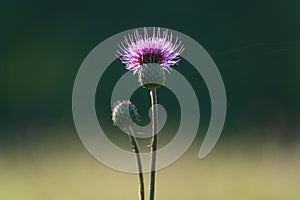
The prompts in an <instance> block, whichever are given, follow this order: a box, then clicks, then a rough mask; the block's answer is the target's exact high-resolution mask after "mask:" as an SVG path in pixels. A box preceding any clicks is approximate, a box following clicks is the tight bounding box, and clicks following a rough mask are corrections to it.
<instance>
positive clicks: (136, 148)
mask: <svg viewBox="0 0 300 200" xmlns="http://www.w3.org/2000/svg"><path fill="white" fill-rule="evenodd" d="M128 129H129V139H130V142H131V145H132V150H133V152H134V153H135V155H136V162H137V166H138V171H139V199H140V200H144V199H145V189H144V177H143V168H142V161H141V156H140V148H139V144H138V142H137V140H136V138H135V136H134V132H133V130H132V128H131V126H130V127H129V128H128Z"/></svg>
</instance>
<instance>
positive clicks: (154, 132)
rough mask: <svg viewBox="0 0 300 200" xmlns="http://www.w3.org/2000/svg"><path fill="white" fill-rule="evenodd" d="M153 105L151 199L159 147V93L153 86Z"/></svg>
mask: <svg viewBox="0 0 300 200" xmlns="http://www.w3.org/2000/svg"><path fill="white" fill-rule="evenodd" d="M150 95H151V106H152V143H151V154H152V158H151V182H150V200H154V193H155V171H156V169H155V168H156V149H157V118H158V113H157V95H156V88H151V90H150Z"/></svg>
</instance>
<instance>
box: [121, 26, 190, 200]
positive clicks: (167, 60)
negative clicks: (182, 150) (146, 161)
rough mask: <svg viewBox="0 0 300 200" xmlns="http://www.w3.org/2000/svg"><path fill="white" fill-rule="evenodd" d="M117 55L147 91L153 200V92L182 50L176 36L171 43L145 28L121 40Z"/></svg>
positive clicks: (155, 115)
mask: <svg viewBox="0 0 300 200" xmlns="http://www.w3.org/2000/svg"><path fill="white" fill-rule="evenodd" d="M119 48H120V50H119V51H117V54H118V56H119V58H120V60H121V62H122V63H123V64H125V67H126V69H127V70H130V71H133V74H138V81H139V83H140V84H141V85H142V86H143V87H144V88H146V89H149V90H150V97H151V110H152V141H151V145H150V146H151V178H150V179H151V180H150V200H154V194H155V172H156V151H157V124H158V113H157V92H156V89H157V88H159V87H160V86H163V85H164V84H165V81H166V72H167V73H170V72H171V71H172V66H173V65H175V64H178V63H179V61H180V57H179V56H180V54H181V53H182V52H183V50H184V48H183V45H182V44H181V41H179V40H178V37H177V38H176V39H175V41H173V35H172V33H170V34H169V33H168V30H164V31H163V32H162V34H161V31H160V28H157V30H155V28H153V32H152V36H149V35H148V33H147V30H146V28H144V34H143V35H141V34H140V33H139V32H138V31H137V30H135V31H134V33H133V34H129V35H128V36H127V37H126V36H125V37H124V41H122V42H121V44H120V45H119Z"/></svg>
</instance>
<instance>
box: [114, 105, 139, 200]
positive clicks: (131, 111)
mask: <svg viewBox="0 0 300 200" xmlns="http://www.w3.org/2000/svg"><path fill="white" fill-rule="evenodd" d="M138 119H139V114H138V111H137V108H136V107H135V105H134V104H133V103H132V102H131V101H129V100H123V101H117V102H115V104H114V106H113V108H112V120H113V123H114V125H115V126H118V127H119V128H120V129H122V130H124V131H125V132H127V134H128V136H129V140H130V143H131V145H132V150H133V152H134V153H135V156H136V161H137V166H138V171H139V199H140V200H144V199H145V189H144V177H143V168H142V161H141V157H140V148H139V145H138V142H137V140H136V138H135V135H134V132H133V130H132V126H133V125H134V123H136V122H137V121H138Z"/></svg>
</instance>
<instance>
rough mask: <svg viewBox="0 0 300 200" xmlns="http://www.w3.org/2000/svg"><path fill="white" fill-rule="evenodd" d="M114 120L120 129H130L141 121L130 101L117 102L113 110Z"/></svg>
mask: <svg viewBox="0 0 300 200" xmlns="http://www.w3.org/2000/svg"><path fill="white" fill-rule="evenodd" d="M112 120H113V123H114V125H116V126H118V127H119V128H121V129H123V128H128V127H129V126H131V125H133V124H134V123H136V122H137V121H138V120H139V114H138V111H137V108H136V107H135V105H134V104H133V103H132V102H131V101H130V100H123V101H117V102H115V103H114V106H113V108H112Z"/></svg>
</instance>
